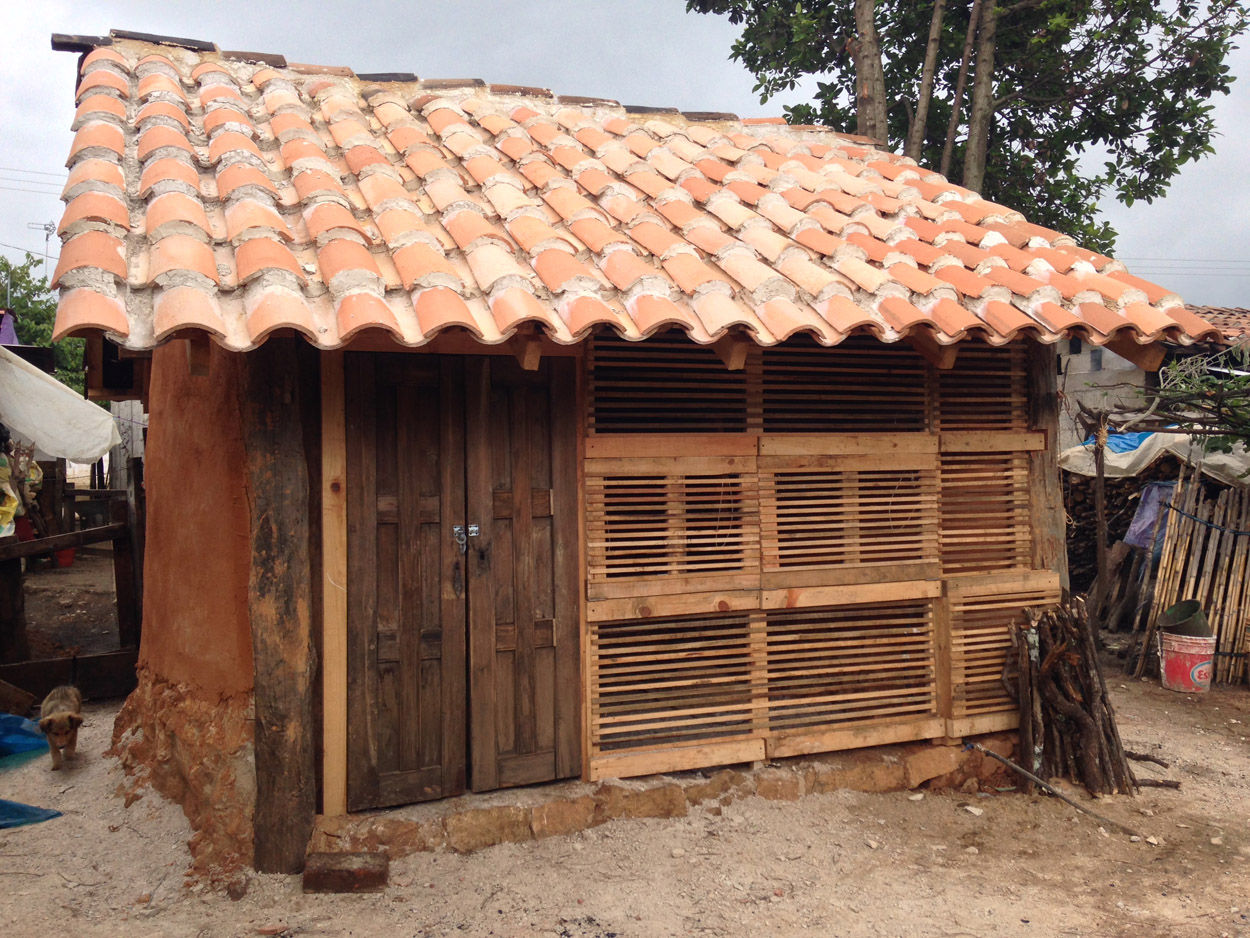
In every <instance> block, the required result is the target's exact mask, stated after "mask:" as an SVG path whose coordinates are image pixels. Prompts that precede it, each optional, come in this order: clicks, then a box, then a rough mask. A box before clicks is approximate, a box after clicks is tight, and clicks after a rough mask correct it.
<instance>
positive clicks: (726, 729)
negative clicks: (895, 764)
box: [588, 598, 940, 765]
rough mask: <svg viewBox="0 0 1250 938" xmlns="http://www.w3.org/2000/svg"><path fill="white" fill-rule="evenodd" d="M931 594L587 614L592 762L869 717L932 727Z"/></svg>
mask: <svg viewBox="0 0 1250 938" xmlns="http://www.w3.org/2000/svg"><path fill="white" fill-rule="evenodd" d="M932 602H933V601H932V600H931V599H928V598H920V599H908V600H899V599H896V600H893V601H890V602H881V603H871V604H863V603H861V604H855V605H845V606H819V607H808V608H801V609H789V608H785V609H772V610H741V611H731V612H724V613H718V614H710V615H693V616H669V617H657V618H654V619H647V620H637V619H634V620H624V621H611V622H592V623H590V625H589V636H588V639H589V664H590V673H589V674H588V680H589V685H590V714H589V716H590V739H591V763H592V765H595V764H596V763H597V761H598V759H599V757H601V756H608V755H610V754H612V753H619V752H621V751H627V750H635V749H639V750H656V749H669V748H674V747H683V746H692V745H698V744H705V743H707V742H709V741H722V742H723V741H726V740H729V739H753V738H754V739H764V740H770V739H773V738H775V737H779V736H781V735H786V734H790V735H793V734H796V733H810V732H817V731H819V732H828V731H830V730H832V729H841V728H845V727H857V726H868V725H872V724H874V723H875V722H876V721H878V720H888V721H894V722H898V721H907V720H912V721H915V722H917V724H918V725H919V724H923V725H924V726H925V727H927V728H929V729H931V728H932V727H931V726H930V724H931V723H932V722H933V721H934V720H938V721H939V723H940V715H939V714H938V712H937V697H936V674H935V658H934V624H933V610H932ZM913 738H920V737H913Z"/></svg>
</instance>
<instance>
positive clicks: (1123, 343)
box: [1103, 333, 1167, 371]
mask: <svg viewBox="0 0 1250 938" xmlns="http://www.w3.org/2000/svg"><path fill="white" fill-rule="evenodd" d="M1103 348H1105V349H1107V350H1109V351H1112V352H1115V353H1116V354H1117V355H1119V356H1120V357H1121V358H1127V359H1128V360H1129V361H1131V362H1132V363H1133V364H1134V365H1136V366H1137V367H1138V368H1140V369H1141V370H1142V371H1158V370H1159V366H1160V365H1162V364H1163V357H1164V355H1166V354H1167V349H1165V348H1164V347H1163V343H1162V342H1151V343H1150V344H1149V345H1139V344H1138V343H1137V342H1135V341H1133V339H1132V338H1130V337H1129V336H1127V335H1124V334H1123V333H1121V334H1120V335H1117V336H1115V338H1113V339H1111V340H1110V341H1108V342H1107V344H1106V345H1104V346H1103Z"/></svg>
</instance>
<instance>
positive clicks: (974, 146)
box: [962, 0, 998, 192]
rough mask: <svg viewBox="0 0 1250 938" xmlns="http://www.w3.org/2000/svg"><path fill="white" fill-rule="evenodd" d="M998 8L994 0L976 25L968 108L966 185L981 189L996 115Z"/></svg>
mask: <svg viewBox="0 0 1250 938" xmlns="http://www.w3.org/2000/svg"><path fill="white" fill-rule="evenodd" d="M997 33H998V11H997V9H995V6H994V2H993V0H990V2H989V3H986V4H984V5H983V6H982V8H981V22H980V24H979V25H978V27H977V65H976V73H975V75H974V77H973V80H972V100H971V101H970V102H969V107H968V148H967V150H966V151H965V153H964V175H963V180H962V182H963V184H964V186H965V187H966V188H968V189H971V190H973V191H974V192H980V191H981V186H982V184H983V183H984V182H985V159H986V153H987V152H988V151H989V142H990V124H991V123H992V121H993V117H994V47H995V44H996V43H997V42H998V35H997Z"/></svg>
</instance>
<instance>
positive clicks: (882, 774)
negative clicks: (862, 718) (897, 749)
mask: <svg viewBox="0 0 1250 938" xmlns="http://www.w3.org/2000/svg"><path fill="white" fill-rule="evenodd" d="M812 768H813V771H812V778H811V783H810V784H811V787H810V788H809V790H810V791H812V792H830V791H838V790H841V789H849V790H850V791H903V790H904V789H906V788H907V773H906V771H905V770H904V767H903V762H902V760H901V759H898V758H897V756H896V755H894V754H892V753H891V754H888V755H887V754H882V753H880V752H874V751H873V750H859V751H855V752H846V753H840V754H839V755H838V756H837V757H835V758H833V759H830V760H829V761H828V762H822V763H817V764H815V765H814V766H813V767H812Z"/></svg>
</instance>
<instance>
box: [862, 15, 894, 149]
mask: <svg viewBox="0 0 1250 938" xmlns="http://www.w3.org/2000/svg"><path fill="white" fill-rule="evenodd" d="M876 13H877V2H876V0H855V43H854V55H855V91H856V100H855V129H856V131H857V132H858V133H860V134H863V135H864V136H865V137H871V138H872V139H873V140H876V141H877V142H879V143H882V144H884V143H887V142H888V140H889V136H890V130H889V123H888V121H887V119H886V105H885V69H884V68H883V67H882V65H881V40H880V38H879V37H878V36H877V22H876Z"/></svg>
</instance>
